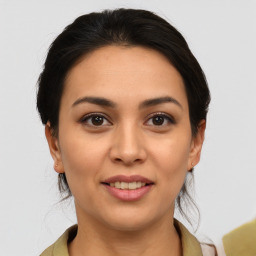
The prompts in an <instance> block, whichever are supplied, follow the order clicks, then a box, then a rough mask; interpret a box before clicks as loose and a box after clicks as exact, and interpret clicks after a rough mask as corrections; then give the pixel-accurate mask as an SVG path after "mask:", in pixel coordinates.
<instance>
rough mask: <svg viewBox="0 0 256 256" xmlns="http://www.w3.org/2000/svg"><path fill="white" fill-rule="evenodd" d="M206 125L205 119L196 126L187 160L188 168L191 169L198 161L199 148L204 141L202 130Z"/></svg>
mask: <svg viewBox="0 0 256 256" xmlns="http://www.w3.org/2000/svg"><path fill="white" fill-rule="evenodd" d="M205 127H206V121H205V120H201V121H200V123H199V125H198V127H197V134H196V135H195V136H194V137H193V138H192V141H191V147H190V154H189V161H188V167H187V169H188V170H191V169H192V168H193V167H194V166H195V165H197V164H198V162H199V161H200V156H201V150H202V146H203V142H204V132H205Z"/></svg>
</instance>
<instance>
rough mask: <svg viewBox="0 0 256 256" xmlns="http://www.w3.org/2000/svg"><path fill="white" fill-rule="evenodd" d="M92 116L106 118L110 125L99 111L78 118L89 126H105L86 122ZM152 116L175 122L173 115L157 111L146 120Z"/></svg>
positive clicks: (170, 122) (171, 122)
mask: <svg viewBox="0 0 256 256" xmlns="http://www.w3.org/2000/svg"><path fill="white" fill-rule="evenodd" d="M93 117H100V118H103V119H104V120H107V122H108V123H109V124H108V125H107V126H109V125H112V123H111V122H110V121H109V120H108V118H107V117H106V116H105V115H103V114H100V113H90V114H88V115H86V116H84V117H83V118H82V119H81V120H80V122H81V123H84V124H86V125H88V126H91V127H102V126H105V125H102V124H101V125H94V124H92V123H91V124H88V120H90V119H91V118H93ZM154 117H162V118H164V119H165V120H164V122H165V121H167V122H168V124H176V121H175V120H174V118H173V117H171V116H170V115H167V114H165V113H162V112H158V113H153V114H151V115H150V116H149V117H148V119H147V122H148V121H149V120H152V119H153V118H154ZM91 121H92V120H91ZM103 122H104V121H103ZM149 126H155V127H163V126H165V125H154V124H152V125H149Z"/></svg>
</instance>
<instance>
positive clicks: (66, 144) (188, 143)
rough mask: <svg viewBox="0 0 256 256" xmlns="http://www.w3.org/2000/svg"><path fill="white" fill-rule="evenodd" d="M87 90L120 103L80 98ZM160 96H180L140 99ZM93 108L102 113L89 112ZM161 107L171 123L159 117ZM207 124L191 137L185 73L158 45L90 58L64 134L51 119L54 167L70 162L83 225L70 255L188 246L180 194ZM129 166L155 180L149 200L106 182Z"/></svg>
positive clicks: (72, 93) (75, 84)
mask: <svg viewBox="0 0 256 256" xmlns="http://www.w3.org/2000/svg"><path fill="white" fill-rule="evenodd" d="M83 97H101V98H102V97H104V98H105V99H108V100H110V101H111V102H113V103H114V105H115V106H114V107H110V106H100V105H98V104H93V103H88V102H80V103H77V104H75V105H74V102H77V100H79V99H81V98H83ZM159 97H172V98H173V99H175V100H176V101H177V102H178V103H177V102H176V103H174V102H164V103H160V104H157V105H152V106H146V107H145V106H144V107H141V103H142V102H143V101H145V100H148V99H153V98H159ZM90 113H96V114H95V115H96V116H97V115H101V116H104V118H103V122H102V123H101V124H100V125H97V126H96V125H94V124H93V123H92V121H93V120H94V119H93V120H92V118H87V119H85V118H84V117H85V116H86V115H88V114H90ZM159 115H161V116H160V119H161V117H162V118H163V119H161V120H163V123H160V125H159V124H158V125H156V122H155V121H156V118H157V117H158V118H159ZM163 115H166V116H167V117H168V116H169V117H170V118H171V119H172V121H169V120H168V118H165V117H163ZM153 116H155V117H154V118H153ZM204 130H205V122H204V121H202V122H201V123H200V125H199V128H198V134H197V135H196V136H195V137H192V133H191V126H190V121H189V107H188V102H187V97H186V92H185V88H184V84H183V81H182V77H181V76H180V74H179V73H178V71H177V70H176V69H175V68H174V67H173V66H172V65H171V64H170V62H169V61H168V60H167V59H166V57H164V56H163V55H162V54H160V53H158V52H157V51H154V50H151V49H147V48H143V47H122V46H107V47H103V48H101V49H98V50H96V51H94V52H92V53H91V54H89V55H87V56H85V57H84V58H83V59H81V60H80V61H79V63H77V64H76V65H75V66H74V67H73V68H72V69H71V70H70V72H69V74H68V76H67V79H66V82H65V88H64V92H63V95H62V99H61V105H60V113H59V130H58V138H56V137H54V136H52V133H51V128H50V124H49V123H48V124H47V125H46V129H45V132H46V137H47V140H48V143H49V147H50V152H51V155H52V157H53V159H54V162H55V170H56V171H57V172H59V173H63V172H65V174H66V177H67V180H68V183H69V186H70V189H71V191H72V194H73V196H74V200H75V205H76V213H77V218H78V226H79V229H78V234H77V236H76V238H75V239H74V240H73V242H71V244H70V246H69V252H70V255H72V256H73V255H75V256H76V255H128V254H129V255H131V253H132V255H146V254H147V256H150V255H181V245H180V240H179V237H178V234H177V232H176V230H175V228H174V226H173V219H172V218H173V212H174V203H175V198H176V197H177V195H178V193H179V191H180V189H181V187H182V185H183V183H184V179H185V176H186V174H187V172H188V170H190V169H191V168H192V165H196V164H197V163H198V161H199V159H200V152H201V148H202V143H203V140H204ZM56 164H57V166H56ZM120 174H121V175H126V176H131V175H141V176H144V177H146V178H148V179H150V180H151V181H153V182H154V185H153V186H152V188H151V189H150V191H149V192H148V193H147V194H146V195H145V196H144V197H142V198H141V199H140V200H137V201H133V202H124V201H121V200H119V199H117V198H115V197H113V196H112V195H110V193H109V192H108V191H107V190H106V188H105V186H104V185H102V183H101V182H102V181H103V180H105V179H107V178H110V177H112V176H115V175H120Z"/></svg>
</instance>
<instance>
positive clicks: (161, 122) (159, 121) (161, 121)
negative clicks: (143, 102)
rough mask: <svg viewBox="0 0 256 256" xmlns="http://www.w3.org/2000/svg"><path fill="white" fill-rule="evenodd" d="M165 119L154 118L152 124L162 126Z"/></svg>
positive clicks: (161, 117)
mask: <svg viewBox="0 0 256 256" xmlns="http://www.w3.org/2000/svg"><path fill="white" fill-rule="evenodd" d="M164 121H165V119H164V117H163V116H154V117H153V118H152V122H153V124H154V125H162V124H163V123H164Z"/></svg>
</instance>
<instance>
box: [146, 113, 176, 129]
mask: <svg viewBox="0 0 256 256" xmlns="http://www.w3.org/2000/svg"><path fill="white" fill-rule="evenodd" d="M146 124H147V125H149V126H167V125H171V124H175V121H174V119H173V118H172V117H171V116H169V115H167V114H164V113H159V114H157V113H156V114H153V115H151V117H150V118H149V119H148V121H147V122H146Z"/></svg>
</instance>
